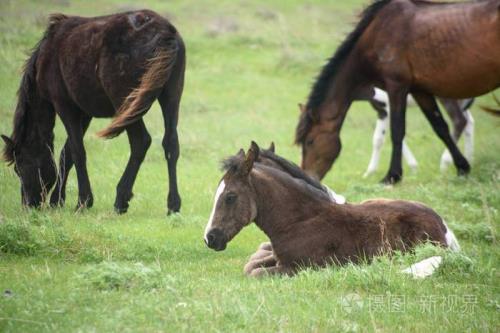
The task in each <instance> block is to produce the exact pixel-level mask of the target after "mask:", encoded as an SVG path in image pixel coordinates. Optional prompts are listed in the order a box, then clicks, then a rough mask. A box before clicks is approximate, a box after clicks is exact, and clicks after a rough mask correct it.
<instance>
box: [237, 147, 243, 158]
mask: <svg viewBox="0 0 500 333" xmlns="http://www.w3.org/2000/svg"><path fill="white" fill-rule="evenodd" d="M236 156H238V157H240V158H245V151H244V150H243V148H240V150H239V151H238V154H236Z"/></svg>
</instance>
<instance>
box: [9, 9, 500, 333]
mask: <svg viewBox="0 0 500 333" xmlns="http://www.w3.org/2000/svg"><path fill="white" fill-rule="evenodd" d="M146 2H147V5H144V6H147V7H149V8H151V9H154V10H156V11H158V12H159V13H160V14H163V15H165V16H167V17H169V18H170V19H171V20H172V21H173V23H174V24H175V25H176V26H177V28H178V29H179V31H180V32H181V33H182V35H183V37H184V39H185V41H186V46H187V55H188V67H187V73H186V86H185V90H184V97H183V100H182V105H181V114H180V124H179V131H180V132H179V136H180V142H181V158H180V160H179V164H178V174H179V185H180V193H181V196H182V199H183V206H182V212H181V214H178V215H175V216H170V217H167V216H166V197H167V185H168V179H167V166H166V162H165V160H164V155H163V149H162V147H161V140H162V137H163V128H162V125H161V124H162V121H161V112H160V110H159V106H158V105H157V104H155V105H154V106H153V108H152V109H151V110H150V111H149V113H148V114H147V116H146V117H145V121H146V124H147V126H148V128H149V131H150V133H151V136H152V137H153V144H152V146H151V148H150V150H149V152H148V155H147V157H146V160H145V162H144V164H143V165H142V168H141V170H140V172H139V175H138V178H137V182H136V184H135V187H134V193H135V196H134V198H133V200H132V201H131V206H130V209H129V212H128V213H127V214H126V215H120V216H119V215H116V214H115V213H114V211H113V202H114V197H115V186H116V184H117V182H118V180H119V178H120V176H121V173H122V172H123V170H124V168H125V164H126V161H127V159H128V154H129V148H128V141H127V139H126V137H125V136H120V137H119V138H117V139H114V140H109V141H103V140H100V139H98V138H96V136H95V132H97V130H99V129H101V128H103V127H104V126H105V125H106V124H108V123H109V119H108V120H106V119H105V120H94V121H93V123H92V124H91V127H90V130H89V131H88V134H87V137H86V139H85V144H86V148H87V160H88V168H89V174H90V180H91V184H92V186H93V192H94V198H95V204H94V207H93V208H92V209H90V210H88V211H84V212H80V213H75V211H74V207H75V205H76V201H77V183H76V175H75V173H74V171H73V172H72V174H71V175H70V180H69V182H68V191H67V201H66V207H64V208H62V209H57V210H52V209H48V208H44V209H41V210H26V209H23V208H22V207H21V204H20V194H19V180H18V178H17V177H16V175H15V173H14V171H13V169H12V168H11V167H7V166H6V165H5V164H2V165H1V166H0V332H31V331H36V332H42V331H43V332H69V331H78V332H93V331H97V332H128V331H131V332H136V331H142V332H158V331H167V332H179V331H188V332H198V331H203V332H219V331H223V332H235V331H251V332H259V331H261V332H274V331H276V332H278V331H280V332H308V331H315V332H349V331H351V332H365V331H366V332H429V331H436V332H488V331H491V332H498V331H500V315H499V312H500V278H499V271H498V268H499V267H500V251H499V246H498V240H497V237H498V227H499V211H498V210H499V208H500V155H499V151H500V140H499V137H498V131H499V124H500V122H499V120H498V119H495V118H493V117H491V116H490V115H487V114H485V113H483V112H482V111H480V110H479V107H478V105H481V104H482V105H494V104H493V101H492V99H491V96H486V97H484V98H481V99H479V101H478V102H477V103H476V105H475V106H474V108H473V115H474V117H475V120H476V142H475V149H476V151H475V160H474V163H473V165H472V174H471V175H470V176H469V177H468V178H458V177H456V175H455V170H454V169H453V168H451V169H450V170H449V171H448V172H447V173H444V174H443V173H440V172H439V166H438V164H439V158H440V155H441V152H442V150H443V144H442V143H441V142H440V141H439V139H438V138H437V137H436V136H435V135H434V134H433V132H432V130H431V128H430V126H429V125H428V124H427V122H426V121H425V119H424V117H423V115H422V114H421V112H420V111H419V110H417V109H410V110H409V111H408V121H407V124H408V125H407V142H408V144H409V145H410V147H411V148H412V149H413V151H414V153H415V155H416V157H417V159H418V161H419V169H418V171H417V172H416V173H411V172H409V170H406V174H405V178H404V181H403V183H402V184H401V185H398V186H396V187H394V188H384V187H382V186H380V185H379V184H378V181H379V180H380V179H381V178H382V176H383V175H384V174H385V172H386V170H387V169H386V168H387V167H388V158H389V153H390V145H389V144H387V145H386V146H385V148H384V151H383V155H382V156H383V157H382V160H381V166H380V170H379V171H378V173H377V174H376V175H374V176H373V177H370V178H368V179H363V178H362V177H361V176H362V174H363V172H364V170H365V167H366V165H367V163H368V160H369V153H370V151H371V135H372V130H373V127H374V123H375V119H376V116H375V115H376V114H375V112H373V111H372V110H371V109H370V107H369V106H368V104H367V103H356V104H354V105H353V106H352V108H351V110H350V113H349V114H348V117H347V120H346V122H345V125H344V129H343V131H342V140H343V151H342V154H341V156H340V158H339V160H338V162H337V163H336V164H335V166H334V168H333V170H332V171H331V172H330V173H329V174H328V176H327V177H326V178H325V180H324V181H325V183H326V184H327V185H328V186H330V187H332V188H333V189H335V190H336V191H337V192H339V193H342V194H344V195H346V197H347V198H348V200H350V201H361V200H364V199H368V198H372V197H388V198H401V199H411V200H418V201H422V202H424V203H426V204H428V205H430V206H431V207H433V208H434V209H435V210H436V211H438V212H439V213H440V214H441V215H442V216H444V217H445V219H446V220H447V221H448V224H449V225H450V227H451V228H452V229H453V230H455V233H456V234H457V236H458V238H459V241H460V243H461V245H462V249H463V251H462V253H461V254H450V253H445V252H443V251H442V250H438V249H434V248H432V247H429V246H423V247H422V248H419V249H418V251H416V253H415V254H412V255H405V256H402V255H399V254H396V255H395V256H393V257H392V258H382V259H381V260H379V261H376V262H375V263H373V264H372V265H361V266H348V267H342V268H329V269H324V270H321V271H313V270H308V271H304V272H302V273H300V274H299V275H297V276H296V277H293V278H265V279H262V280H253V279H249V278H246V277H245V276H244V275H243V273H242V268H243V265H244V264H245V262H246V260H247V258H248V256H249V255H250V254H251V253H252V252H253V251H254V249H255V248H256V247H257V245H258V244H259V243H260V242H262V241H264V240H265V235H264V234H263V233H262V232H260V231H259V230H258V229H257V228H256V227H255V226H250V227H248V228H246V229H244V230H243V231H242V232H241V233H240V234H239V235H238V236H237V237H236V238H235V239H234V240H233V241H232V242H231V243H230V244H229V245H228V248H227V250H226V251H224V252H220V253H216V252H214V251H211V250H209V249H208V248H207V247H206V246H205V245H204V243H203V240H202V236H203V229H204V227H205V224H206V222H207V219H208V216H209V214H210V209H211V206H212V200H213V199H212V198H213V194H214V191H215V187H216V186H217V183H218V181H219V178H220V177H221V172H220V171H219V161H220V159H222V158H223V157H225V156H227V155H229V154H234V153H235V152H236V151H237V149H239V148H240V147H243V148H247V147H248V146H249V143H250V140H256V141H257V142H258V143H259V144H261V145H262V146H267V145H268V144H269V143H270V142H271V141H274V142H275V143H276V146H277V152H278V153H280V154H282V155H284V156H286V157H287V158H290V159H292V160H294V161H296V162H298V160H299V156H300V151H299V149H298V147H296V146H294V145H293V144H292V142H293V134H294V129H295V125H296V121H297V117H298V112H299V111H298V108H297V103H298V102H303V101H304V100H305V99H306V97H307V94H308V93H309V88H310V86H311V83H312V80H313V78H314V76H315V75H316V74H317V72H318V71H319V69H320V67H321V66H322V65H323V63H324V61H325V59H326V58H328V57H329V56H330V55H331V54H332V53H333V52H334V50H335V48H336V46H337V45H338V43H339V42H340V41H341V40H342V38H343V36H344V35H345V34H346V33H347V32H348V31H349V30H350V28H351V24H352V23H353V22H355V17H356V16H355V15H356V14H357V13H358V12H359V10H360V9H361V8H362V7H363V5H364V4H366V2H367V1H366V0H345V1H344V0H342V1H340V0H339V1H326V0H324V1H323V0H322V1H320V0H318V1H298V0H279V1H278V0H273V1H264V0H252V1H250V0H238V1H231V0H203V1H199V0H171V1H161V0H155V1H145V2H144V3H146ZM133 3H134V1H130V0H129V1H128V2H124V1H118V0H115V1H113V0H103V1H97V0H87V1H83V0H82V1H70V0H41V1H25V0H20V1H18V0H10V1H9V0H0V61H1V66H0V96H1V98H0V133H5V134H10V132H11V120H12V116H13V111H14V108H15V104H16V95H15V94H16V90H17V88H18V85H19V81H20V70H21V66H22V63H23V61H24V60H25V58H26V54H27V52H28V51H29V50H30V48H31V47H32V46H33V45H35V43H36V42H37V41H38V39H39V38H40V37H41V34H42V32H43V30H44V25H45V22H46V18H47V15H48V14H49V13H52V12H64V13H67V14H77V15H84V16H94V15H102V14H108V13H113V12H117V11H123V10H128V9H135V8H137V6H136V5H133ZM450 56H453V55H450ZM65 138H66V136H65V132H64V130H63V128H62V126H61V123H60V122H59V120H58V123H57V125H56V148H57V151H59V150H60V148H61V146H62V143H63V142H64V140H65ZM435 253H442V254H443V255H444V264H443V266H442V267H441V268H440V269H439V270H438V272H437V273H436V275H434V276H432V277H431V278H428V279H425V280H418V281H416V280H412V279H411V278H409V277H407V276H403V275H401V274H399V273H398V271H399V270H400V269H401V268H403V267H405V266H406V265H408V264H409V263H411V262H414V261H416V260H417V259H421V258H424V257H426V256H430V255H431V254H435Z"/></svg>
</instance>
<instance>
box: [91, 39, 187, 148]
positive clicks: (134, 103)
mask: <svg viewBox="0 0 500 333" xmlns="http://www.w3.org/2000/svg"><path fill="white" fill-rule="evenodd" d="M177 52H178V44H177V43H175V47H172V48H169V49H165V48H162V49H159V50H157V52H156V54H155V56H154V57H153V58H151V59H149V60H148V61H147V69H146V72H145V73H144V74H143V75H142V77H141V83H140V84H139V87H137V88H135V89H134V90H132V92H131V93H130V94H129V95H128V96H127V97H126V98H125V100H124V101H123V104H122V105H121V106H120V108H119V109H118V111H117V112H116V114H117V116H116V117H115V119H113V122H112V123H111V124H110V125H109V126H108V127H106V128H105V129H103V130H101V131H99V132H98V133H97V135H98V136H100V137H103V138H107V139H111V138H114V137H116V136H118V135H120V133H121V132H123V130H124V129H125V127H127V126H128V125H130V124H132V123H134V122H135V121H137V120H138V119H140V118H141V117H142V116H143V115H144V114H145V113H146V112H147V111H148V110H149V108H150V107H151V104H153V102H154V100H155V99H156V97H157V93H158V90H159V89H160V88H162V87H163V86H164V85H165V83H166V82H167V80H168V78H169V77H170V73H171V72H172V68H173V66H174V64H175V61H176V58H177Z"/></svg>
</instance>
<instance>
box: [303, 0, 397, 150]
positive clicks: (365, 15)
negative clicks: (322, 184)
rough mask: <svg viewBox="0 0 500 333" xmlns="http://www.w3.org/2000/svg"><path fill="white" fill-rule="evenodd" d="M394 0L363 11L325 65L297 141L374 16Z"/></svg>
mask: <svg viewBox="0 0 500 333" xmlns="http://www.w3.org/2000/svg"><path fill="white" fill-rule="evenodd" d="M391 1H392V0H375V1H374V2H373V3H372V4H371V5H369V6H368V7H367V8H365V10H363V12H362V13H361V15H360V16H361V19H360V21H359V23H358V24H357V25H356V27H355V28H354V30H353V31H352V32H351V33H350V34H349V35H348V36H347V37H346V39H345V40H344V41H343V42H342V44H341V45H340V46H339V47H338V48H337V51H336V52H335V54H334V55H333V56H332V57H331V58H330V59H329V60H328V62H327V64H326V65H325V66H324V67H323V69H322V70H321V72H320V74H319V75H318V77H317V79H316V82H315V83H314V84H313V87H312V90H311V93H310V94H309V98H308V101H307V104H306V110H305V111H304V112H302V114H301V116H300V120H299V124H298V125H297V130H296V133H295V143H296V144H301V143H303V142H304V141H305V138H306V136H307V133H309V130H310V128H311V125H312V122H313V117H314V116H315V115H314V114H311V113H314V112H315V111H316V110H317V109H318V108H319V106H320V105H321V104H322V103H323V102H324V100H325V98H326V95H327V93H328V89H329V87H330V82H331V80H332V78H334V77H335V75H337V73H338V71H339V69H340V66H341V65H342V64H343V63H344V60H345V59H346V58H347V57H348V56H349V54H350V53H351V51H352V50H353V48H354V46H355V45H356V43H357V41H358V40H359V38H360V37H361V35H362V34H363V32H364V31H365V30H366V28H367V27H368V26H369V25H370V23H371V22H372V21H373V18H374V17H375V15H377V13H378V12H379V11H380V9H382V8H383V7H384V6H385V5H387V4H389V3H390V2H391Z"/></svg>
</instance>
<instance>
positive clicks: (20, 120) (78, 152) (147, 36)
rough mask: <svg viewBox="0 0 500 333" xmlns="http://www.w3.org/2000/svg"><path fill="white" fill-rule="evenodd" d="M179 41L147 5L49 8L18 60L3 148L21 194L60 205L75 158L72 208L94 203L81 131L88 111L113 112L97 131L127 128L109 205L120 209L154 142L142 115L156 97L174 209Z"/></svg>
mask: <svg viewBox="0 0 500 333" xmlns="http://www.w3.org/2000/svg"><path fill="white" fill-rule="evenodd" d="M185 62H186V61H185V47H184V42H183V40H182V38H181V36H180V34H179V33H178V32H177V29H176V28H175V27H174V26H173V25H172V24H171V23H170V22H169V21H167V20H166V19H165V18H163V17H161V16H160V15H158V14H156V13H155V12H153V11H150V10H141V11H133V12H126V13H120V14H114V15H109V16H101V17H93V18H85V17H78V16H66V15H63V14H55V15H52V16H51V17H50V22H49V24H48V28H47V30H46V31H45V34H44V36H43V38H42V39H41V40H40V41H39V43H38V44H37V45H36V47H35V48H34V50H33V52H32V55H31V57H30V58H29V59H28V60H27V62H26V64H25V67H24V75H23V77H22V80H21V86H20V88H19V92H18V103H17V107H16V111H15V115H14V129H13V133H12V135H11V136H10V137H7V136H5V135H2V138H3V140H4V141H5V144H6V146H5V149H4V158H5V160H6V161H7V162H9V163H11V164H12V163H13V164H14V169H15V172H16V173H17V175H18V176H19V178H20V180H21V197H22V203H23V204H25V205H28V206H40V205H41V204H42V203H43V202H44V201H45V199H46V196H47V195H48V194H49V191H50V190H51V188H52V187H54V184H55V187H54V190H53V192H52V195H51V197H50V204H51V205H52V206H57V205H63V204H64V201H65V197H66V192H65V188H66V181H67V179H68V173H69V171H70V169H71V167H72V166H73V164H74V165H75V168H76V173H77V178H78V205H77V208H82V207H91V206H92V205H93V195H92V191H91V187H90V181H89V177H88V173H87V166H86V163H87V161H86V154H85V148H84V143H83V137H84V135H85V132H86V130H87V128H88V127H89V124H90V121H91V119H92V118H93V117H98V118H101V117H113V116H116V118H115V119H114V120H113V122H112V123H111V125H110V126H109V127H108V128H106V129H105V130H103V131H101V132H100V133H99V135H100V136H102V137H107V138H111V137H114V136H117V135H119V134H120V133H121V132H123V131H126V132H127V135H128V139H129V143H130V151H131V153H130V158H129V161H128V164H127V167H126V169H125V172H124V173H123V176H122V177H121V179H120V182H119V183H118V186H117V188H116V200H115V203H114V207H115V210H116V211H117V212H119V213H124V212H126V211H127V209H128V207H129V201H130V199H131V198H132V187H133V184H134V182H135V179H136V176H137V173H138V171H139V167H140V165H141V164H142V162H143V160H144V157H145V156H146V152H147V150H148V148H149V146H150V144H151V136H150V135H149V133H148V131H147V129H146V126H145V124H144V121H143V120H142V116H143V115H144V114H145V113H146V112H147V111H148V110H149V108H150V107H151V105H152V103H153V102H154V101H155V100H158V101H159V103H160V106H161V109H162V113H163V119H164V126H165V134H164V137H163V148H164V150H165V157H166V160H167V162H168V174H169V194H168V204H167V205H168V210H169V212H177V211H179V209H180V206H181V199H180V196H179V193H178V189H177V173H176V164H177V159H178V157H179V142H178V137H177V122H178V114H179V103H180V99H181V96H182V91H183V85H184V71H185ZM56 114H57V115H58V116H59V117H60V119H61V120H62V123H63V124H64V127H65V129H66V132H67V134H68V138H67V140H66V143H65V144H64V147H63V149H62V151H61V155H60V161H59V172H58V173H57V168H56V165H55V161H54V160H53V148H54V145H53V141H54V134H53V129H54V124H55V116H56Z"/></svg>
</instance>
